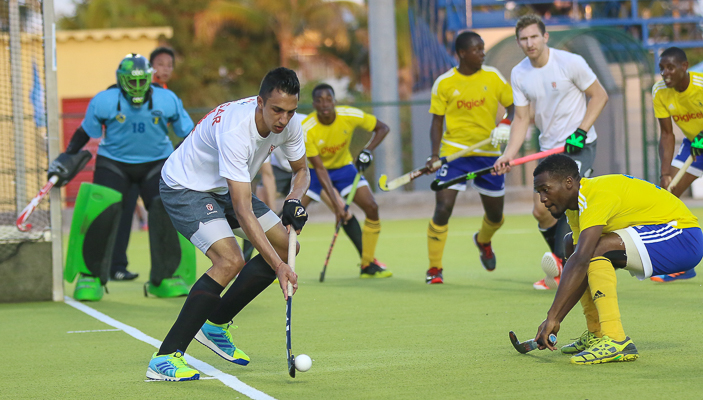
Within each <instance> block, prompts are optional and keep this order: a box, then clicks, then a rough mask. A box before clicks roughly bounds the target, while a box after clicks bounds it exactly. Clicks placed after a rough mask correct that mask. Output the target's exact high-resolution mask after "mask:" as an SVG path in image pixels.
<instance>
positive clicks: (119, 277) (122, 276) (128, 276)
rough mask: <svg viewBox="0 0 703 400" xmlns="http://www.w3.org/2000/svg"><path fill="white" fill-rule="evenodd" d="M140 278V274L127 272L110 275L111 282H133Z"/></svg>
mask: <svg viewBox="0 0 703 400" xmlns="http://www.w3.org/2000/svg"><path fill="white" fill-rule="evenodd" d="M138 277H139V274H135V273H132V272H129V271H127V270H124V271H117V272H114V273H112V274H110V280H111V281H133V280H135V279H137V278H138Z"/></svg>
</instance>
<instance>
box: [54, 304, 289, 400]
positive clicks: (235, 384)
mask: <svg viewBox="0 0 703 400" xmlns="http://www.w3.org/2000/svg"><path fill="white" fill-rule="evenodd" d="M64 301H65V302H66V304H68V305H69V306H71V307H73V308H75V309H77V310H79V311H82V312H84V313H86V314H88V315H90V316H91V317H93V318H95V319H97V320H98V321H100V322H104V323H105V324H107V325H110V326H113V327H115V328H117V329H121V330H123V331H124V332H125V333H126V334H128V335H129V336H132V337H133V338H135V339H138V340H141V341H142V342H144V343H148V344H150V345H152V346H154V347H156V348H157V349H158V348H159V347H161V342H160V341H158V340H156V339H154V338H153V337H151V336H149V335H147V334H145V333H144V332H142V331H140V330H139V329H137V328H133V327H131V326H129V325H127V324H123V323H122V322H120V321H118V320H116V319H114V318H112V317H109V316H107V315H105V314H103V313H101V312H100V311H98V310H95V309H93V308H90V307H88V306H86V305H85V304H83V303H80V302H78V301H75V300H73V299H72V298H70V297H68V296H65V297H64ZM185 357H186V361H188V364H191V365H192V366H193V367H195V369H197V370H198V371H200V372H201V373H203V374H206V375H210V376H211V377H212V378H214V379H217V380H219V381H220V382H222V383H224V384H225V385H227V386H229V387H231V388H232V389H234V390H236V391H237V392H239V393H241V394H243V395H245V396H247V397H249V398H250V399H254V400H276V399H275V398H273V397H271V396H269V395H268V394H266V393H264V392H262V391H259V390H256V389H254V388H253V387H251V386H249V385H247V384H246V383H244V382H242V381H240V380H239V379H237V377H235V376H232V375H229V374H225V373H224V372H222V371H220V370H219V369H217V368H215V367H213V366H212V365H210V364H208V363H206V362H204V361H200V360H198V359H197V358H195V357H192V356H190V355H188V354H187V353H186V354H185Z"/></svg>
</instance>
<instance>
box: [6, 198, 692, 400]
mask: <svg viewBox="0 0 703 400" xmlns="http://www.w3.org/2000/svg"><path fill="white" fill-rule="evenodd" d="M696 212H697V215H698V216H699V218H700V217H701V216H703V210H696ZM479 224H480V218H454V219H452V221H451V223H450V228H449V239H448V242H447V247H446V250H445V256H444V267H445V269H444V277H445V282H446V283H445V284H444V285H433V286H429V285H426V284H425V283H424V274H425V271H426V269H427V242H426V241H427V239H426V230H427V220H426V219H420V220H402V221H383V226H382V233H381V236H380V241H379V244H378V250H377V257H378V259H379V260H381V261H383V262H384V263H386V264H387V266H388V268H389V269H390V270H392V271H393V272H394V276H393V277H392V278H390V279H378V280H371V279H365V280H361V279H359V278H358V273H359V270H358V256H357V255H356V253H355V250H354V249H353V247H352V246H351V244H350V241H349V240H348V239H347V238H346V237H345V236H344V234H343V233H341V234H340V237H339V240H338V241H337V245H336V247H335V249H334V253H333V255H332V259H331V260H330V265H329V267H328V271H327V277H326V281H325V282H324V283H319V282H318V278H319V273H320V270H321V268H322V264H323V262H324V258H325V255H326V253H327V249H328V246H329V243H330V240H331V238H332V234H333V229H334V228H333V226H332V225H331V224H309V225H308V226H306V227H305V229H304V231H303V235H301V236H300V237H299V239H300V242H301V246H302V251H301V253H300V255H299V256H298V258H297V262H296V267H297V268H296V271H297V273H298V274H299V284H300V288H299V291H298V293H297V294H296V295H295V296H294V301H293V328H292V334H293V352H294V353H295V354H300V353H306V354H308V355H310V356H311V357H312V358H313V360H314V361H313V366H312V369H311V370H310V371H309V372H307V373H300V372H299V373H298V375H297V377H296V378H295V379H291V378H290V377H289V376H288V374H287V368H286V354H285V302H284V301H283V297H282V294H281V291H280V289H279V288H278V286H277V285H275V286H272V287H270V288H269V289H267V290H266V291H265V292H264V293H262V294H261V295H260V296H259V297H258V298H257V299H256V300H255V301H253V302H252V303H251V304H250V305H249V306H248V307H247V308H246V309H245V310H244V311H243V312H242V313H241V314H240V315H239V316H237V318H236V319H235V324H236V325H238V326H239V329H237V330H235V331H233V334H234V338H235V343H236V344H237V346H239V347H240V348H241V349H243V350H244V351H245V352H246V353H247V354H248V355H249V356H250V357H251V359H252V362H251V363H250V364H249V366H247V367H240V366H237V365H234V364H230V363H228V362H226V361H224V360H222V359H221V358H219V357H218V356H217V355H215V354H214V353H212V352H211V351H210V350H208V349H207V348H205V347H204V346H202V345H200V344H199V343H197V342H193V343H192V344H191V346H190V347H189V348H188V354H190V355H192V356H193V357H196V358H198V359H199V360H201V361H204V362H206V363H208V364H210V365H212V366H214V367H215V368H218V369H219V370H221V371H223V372H225V373H228V374H231V375H235V376H236V377H237V378H239V379H240V380H241V381H243V382H244V383H246V384H247V385H250V386H252V387H254V388H256V389H258V390H260V391H262V392H264V393H266V394H268V395H270V396H273V397H275V398H278V399H469V398H472V399H473V398H476V399H544V398H547V399H635V398H636V399H671V398H676V399H698V398H701V397H703V394H702V393H703V375H702V374H701V371H702V369H701V367H700V359H701V356H702V355H703V345H702V344H701V341H700V340H699V338H700V334H701V332H702V331H703V318H702V317H703V307H702V306H703V302H702V301H701V299H702V298H703V287H702V283H703V280H702V278H701V277H700V276H698V277H696V278H694V279H691V280H688V281H682V282H674V283H670V284H657V283H654V282H651V281H649V280H648V281H645V282H639V281H637V279H635V278H633V277H630V275H629V274H628V273H627V272H623V271H621V272H618V274H617V275H618V280H619V282H618V295H619V300H620V309H621V313H622V320H623V324H624V327H625V331H626V333H627V334H628V335H629V336H631V337H632V339H633V340H634V342H635V344H636V346H637V348H638V350H639V352H640V359H639V360H637V361H635V362H631V363H614V364H604V365H595V366H575V365H571V364H570V363H569V358H568V357H567V356H564V355H561V354H560V353H558V352H549V351H534V352H532V353H529V354H527V355H521V354H518V353H517V352H516V351H515V350H514V349H513V347H512V346H511V344H510V342H509V340H508V331H510V330H513V331H515V332H516V333H517V335H518V338H520V339H521V340H523V341H524V340H527V339H530V338H532V337H533V335H534V334H535V332H536V329H537V327H538V326H539V324H540V322H541V321H542V320H543V318H544V316H545V315H546V312H547V309H548V307H549V305H550V304H551V301H552V299H553V296H554V291H536V290H534V289H533V288H532V283H533V282H534V281H537V280H539V279H541V278H542V276H543V274H542V272H541V269H540V267H539V262H540V259H541V256H542V254H543V253H544V251H546V245H545V244H544V242H543V239H542V237H541V235H539V233H538V232H537V230H536V226H535V222H534V220H533V218H532V217H531V216H529V215H524V216H508V217H507V218H506V222H505V225H504V226H503V228H502V229H501V230H500V231H499V232H498V234H497V235H496V236H495V237H494V242H493V243H494V250H495V252H496V255H497V260H498V267H497V269H496V270H495V271H494V272H487V271H485V270H483V268H482V267H481V266H480V264H479V261H478V252H477V250H476V248H475V247H474V245H473V243H472V240H471V236H472V235H473V232H474V231H475V230H476V229H477V228H478V227H479ZM129 256H130V270H132V271H134V272H139V273H140V277H139V278H138V279H137V280H136V281H133V282H110V283H109V284H108V288H109V291H110V293H109V294H107V295H105V297H104V298H103V300H102V301H100V302H98V303H88V305H89V306H90V307H92V308H94V309H96V310H98V311H100V312H102V313H104V314H106V315H108V316H110V317H112V318H114V319H116V320H118V321H120V322H122V323H125V324H127V325H130V326H132V327H134V328H137V329H139V330H140V331H142V332H143V333H145V334H146V335H149V336H151V337H153V338H156V339H157V340H162V339H163V338H164V336H165V335H166V333H167V331H168V329H169V328H170V326H171V324H172V323H173V321H174V320H175V318H176V316H177V315H178V312H179V311H180V308H181V305H182V304H183V301H184V298H177V299H158V298H154V297H150V298H145V297H144V295H143V290H142V286H143V284H144V282H146V280H147V277H148V272H149V256H148V235H147V234H146V233H145V232H134V233H133V236H132V240H131V243H130V248H129ZM198 257H199V258H198V270H199V274H200V273H203V272H204V271H205V270H206V269H207V267H208V264H207V259H206V258H205V257H204V256H202V255H201V254H199V256H198ZM701 272H703V271H701ZM72 292H73V285H72V284H67V285H66V293H67V294H68V295H71V294H72ZM102 329H113V328H112V327H111V326H108V325H106V324H104V323H102V322H100V321H98V320H96V319H94V318H92V317H90V316H88V315H86V314H84V313H82V312H80V311H78V310H76V309H74V308H72V307H70V306H69V305H66V304H63V303H29V304H0V338H2V340H1V341H0V350H2V353H0V354H2V355H3V363H2V364H3V367H2V370H3V372H2V379H1V381H2V384H1V385H0V398H8V399H35V398H46V399H50V398H62V399H63V398H71V399H96V398H100V399H103V398H104V399H109V398H115V399H117V398H119V399H169V398H202V399H237V398H240V399H243V398H246V397H245V396H243V395H242V394H240V393H237V392H235V391H234V390H232V389H231V388H229V387H227V386H225V385H224V384H222V383H221V382H220V381H218V380H214V379H213V380H201V381H198V382H179V383H170V382H144V379H145V372H146V368H147V365H148V361H149V358H150V357H151V354H152V353H153V352H154V351H155V348H154V347H153V346H151V345H149V344H146V343H144V342H141V341H138V340H136V339H134V338H133V337H131V336H129V335H127V334H126V333H124V332H122V331H107V332H91V333H67V332H69V331H82V330H102ZM584 329H585V322H584V320H583V316H582V314H581V310H580V306H578V305H577V307H576V308H575V309H574V311H572V313H571V314H570V315H569V316H568V317H567V318H566V320H565V321H564V322H563V323H562V330H561V332H560V333H559V343H560V344H566V343H569V341H570V339H573V338H576V337H578V336H579V335H580V334H581V333H582V332H583V331H584Z"/></svg>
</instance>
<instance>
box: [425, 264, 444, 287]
mask: <svg viewBox="0 0 703 400" xmlns="http://www.w3.org/2000/svg"><path fill="white" fill-rule="evenodd" d="M442 270H443V268H437V267H432V268H430V269H428V270H427V274H426V275H425V282H426V283H427V284H428V285H434V284H437V283H444V277H443V276H442Z"/></svg>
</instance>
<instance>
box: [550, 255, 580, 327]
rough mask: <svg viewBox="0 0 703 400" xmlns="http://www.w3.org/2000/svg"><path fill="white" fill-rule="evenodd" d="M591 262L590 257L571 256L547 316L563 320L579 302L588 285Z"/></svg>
mask: <svg viewBox="0 0 703 400" xmlns="http://www.w3.org/2000/svg"><path fill="white" fill-rule="evenodd" d="M589 262H590V259H586V260H584V259H583V257H580V256H578V255H576V254H574V255H572V256H571V257H570V258H569V260H568V261H567V262H566V265H565V266H564V270H563V271H562V274H561V279H560V281H559V287H558V288H557V293H556V295H555V296H554V302H552V306H551V307H550V309H549V312H548V313H547V318H550V319H554V320H556V321H559V322H561V321H563V320H564V318H565V317H566V315H567V314H569V311H571V309H572V308H574V306H575V305H576V303H578V302H579V300H580V299H581V296H582V295H583V292H584V290H586V286H587V285H588V281H587V279H586V277H587V273H588V264H589Z"/></svg>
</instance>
